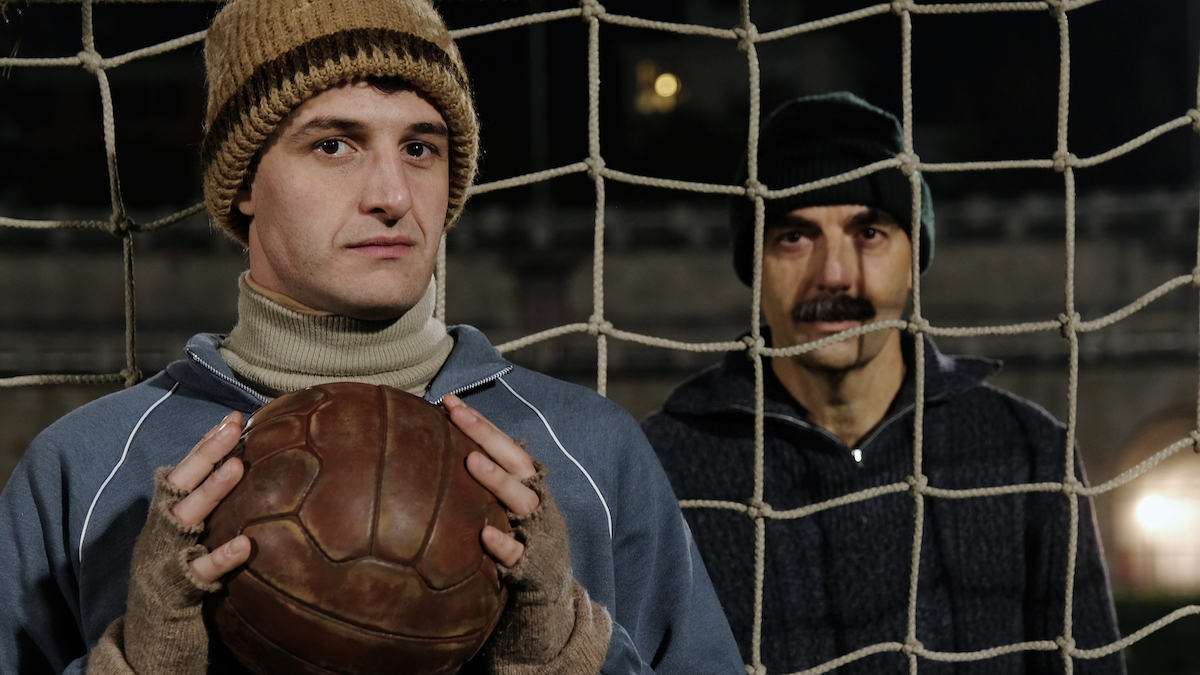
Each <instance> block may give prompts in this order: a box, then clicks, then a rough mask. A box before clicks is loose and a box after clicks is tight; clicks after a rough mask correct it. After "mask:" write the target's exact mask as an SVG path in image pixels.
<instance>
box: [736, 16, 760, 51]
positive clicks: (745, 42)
mask: <svg viewBox="0 0 1200 675" xmlns="http://www.w3.org/2000/svg"><path fill="white" fill-rule="evenodd" d="M733 34H734V35H736V36H737V39H738V49H740V50H741V51H743V52H748V51H750V48H751V47H753V46H754V42H755V40H757V39H758V26H755V25H754V24H752V23H747V24H746V25H745V26H738V27H737V28H734V29H733Z"/></svg>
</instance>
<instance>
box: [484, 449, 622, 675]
mask: <svg viewBox="0 0 1200 675" xmlns="http://www.w3.org/2000/svg"><path fill="white" fill-rule="evenodd" d="M534 464H535V466H536V467H537V470H538V471H537V473H536V474H535V475H534V476H532V477H531V478H528V479H526V480H525V481H522V482H523V483H524V484H525V485H526V486H528V487H529V488H530V489H532V490H533V491H534V492H535V493H537V496H538V499H539V500H540V503H539V504H538V508H537V509H535V510H534V512H533V513H531V514H529V515H528V516H525V517H524V518H521V517H517V516H515V515H514V514H512V513H509V520H510V523H511V524H512V528H513V536H514V537H516V538H517V540H518V541H520V542H521V543H523V544H524V545H525V552H524V554H523V555H522V556H521V559H520V560H519V561H518V562H517V564H516V565H514V566H513V567H511V568H509V567H504V566H502V565H497V566H498V567H499V569H500V572H501V578H502V579H503V580H504V582H505V583H506V584H507V585H508V593H509V596H508V597H509V600H508V607H507V608H506V609H505V611H504V615H503V616H502V617H500V622H499V624H498V625H497V626H496V630H495V631H494V632H493V633H492V637H491V639H490V640H489V642H488V647H487V654H488V660H489V662H490V664H491V667H492V670H493V672H495V673H497V675H551V674H558V673H562V674H564V675H566V674H568V673H569V674H572V675H574V674H578V673H598V672H600V666H601V665H602V664H603V663H604V657H605V655H606V653H607V652H608V643H609V639H610V638H611V637H612V622H611V620H610V618H609V616H608V612H607V611H606V610H605V609H604V607H603V606H602V605H600V604H599V603H596V602H593V601H592V600H591V598H589V597H588V593H587V590H586V589H584V587H583V586H582V585H580V583H579V582H578V581H576V580H575V576H574V575H573V574H572V572H571V553H570V547H569V545H568V543H567V525H566V521H565V520H564V519H563V515H562V512H561V511H559V509H558V505H557V504H556V503H555V501H554V496H553V495H551V494H550V489H549V486H548V485H547V484H546V467H545V466H544V465H543V464H541V463H540V462H537V461H536V460H535V462H534Z"/></svg>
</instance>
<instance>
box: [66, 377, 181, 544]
mask: <svg viewBox="0 0 1200 675" xmlns="http://www.w3.org/2000/svg"><path fill="white" fill-rule="evenodd" d="M178 388H179V383H178V382H176V383H175V384H174V385H173V386H172V387H171V390H170V391H168V392H167V393H166V394H163V397H162V398H160V399H158V400H157V401H155V402H154V405H152V406H150V407H149V408H147V409H146V412H144V413H142V417H141V419H139V420H138V421H137V424H135V425H133V431H131V432H129V438H128V439H126V440H125V449H124V450H122V451H121V459H119V460H117V465H116V466H114V467H113V470H112V471H110V472H109V474H108V478H105V479H104V482H103V483H102V484H101V485H100V489H99V490H97V491H96V496H95V497H92V505H91V506H89V507H88V510H87V517H86V518H84V519H83V531H82V532H80V533H79V562H81V563H82V562H83V540H84V538H85V537H87V529H88V523H90V522H91V520H92V511H93V510H95V508H96V502H98V501H100V495H101V493H103V492H104V488H106V487H108V483H109V481H111V480H112V479H113V476H115V475H117V471H118V470H119V469H120V468H121V465H122V464H124V463H125V457H127V456H128V455H129V446H131V445H133V437H134V436H136V435H137V432H138V429H141V428H142V422H145V421H146V418H147V417H149V416H150V413H152V412H154V409H155V408H157V407H158V406H159V405H160V404H161V403H162V402H163V401H165V400H167V399H168V398H170V397H171V394H174V393H175V390H176V389H178Z"/></svg>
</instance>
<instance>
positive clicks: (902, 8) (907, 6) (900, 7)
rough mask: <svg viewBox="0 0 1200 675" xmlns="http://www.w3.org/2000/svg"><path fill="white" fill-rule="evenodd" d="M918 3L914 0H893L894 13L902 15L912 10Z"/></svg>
mask: <svg viewBox="0 0 1200 675" xmlns="http://www.w3.org/2000/svg"><path fill="white" fill-rule="evenodd" d="M914 7H916V5H915V4H914V3H913V1H912V0H892V14H895V15H896V16H900V15H901V14H903V13H905V12H911V11H912V10H913V8H914Z"/></svg>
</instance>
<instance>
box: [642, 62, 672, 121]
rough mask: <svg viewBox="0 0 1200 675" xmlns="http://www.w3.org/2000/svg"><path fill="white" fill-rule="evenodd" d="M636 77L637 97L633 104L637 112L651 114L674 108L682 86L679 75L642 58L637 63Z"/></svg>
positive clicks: (665, 111)
mask: <svg viewBox="0 0 1200 675" xmlns="http://www.w3.org/2000/svg"><path fill="white" fill-rule="evenodd" d="M636 79H637V98H636V99H635V100H634V105H635V106H636V107H637V111H638V112H640V113H642V114H643V115H651V114H655V113H658V114H663V113H669V112H671V111H672V110H674V109H675V105H676V104H677V103H678V97H679V92H680V90H681V89H682V87H683V83H682V82H681V81H680V80H679V76H677V75H675V74H674V73H669V72H665V71H664V70H663V69H662V68H661V67H660V66H659V65H658V64H657V63H655V62H654V61H652V60H650V59H642V60H641V61H639V62H638V64H637V70H636Z"/></svg>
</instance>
